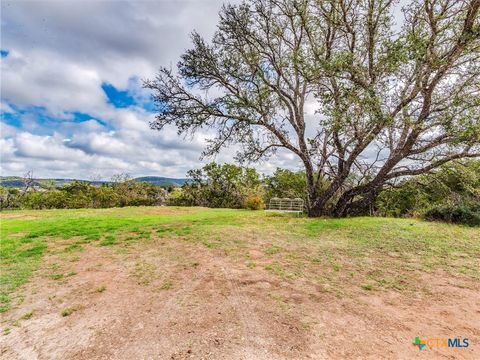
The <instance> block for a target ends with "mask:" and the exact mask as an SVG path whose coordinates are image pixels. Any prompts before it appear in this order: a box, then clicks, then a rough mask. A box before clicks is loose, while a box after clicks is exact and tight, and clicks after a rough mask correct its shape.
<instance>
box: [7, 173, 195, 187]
mask: <svg viewBox="0 0 480 360" xmlns="http://www.w3.org/2000/svg"><path fill="white" fill-rule="evenodd" d="M134 180H136V181H138V182H145V183H148V184H152V185H156V186H182V185H183V184H185V182H187V181H188V179H182V178H179V179H176V178H167V177H163V176H142V177H138V178H135V179H134ZM43 181H54V182H55V186H62V185H66V184H69V183H71V182H74V181H84V182H88V183H90V184H93V185H96V186H101V185H102V184H110V183H111V181H90V180H80V179H61V178H60V179H55V178H47V179H35V186H40V184H41V183H42V182H43ZM0 186H4V187H14V188H21V187H22V186H23V180H22V178H21V177H19V176H0Z"/></svg>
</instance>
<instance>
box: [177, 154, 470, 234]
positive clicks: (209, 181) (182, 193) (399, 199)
mask: <svg viewBox="0 0 480 360" xmlns="http://www.w3.org/2000/svg"><path fill="white" fill-rule="evenodd" d="M188 177H189V178H190V181H189V182H188V183H187V184H185V185H183V186H182V187H181V188H176V189H175V190H174V191H173V192H172V193H171V194H170V196H169V198H168V204H170V205H181V206H206V207H226V208H249V209H263V208H264V207H265V206H266V204H268V202H269V201H270V199H271V198H273V197H279V198H284V197H289V198H303V199H304V200H305V201H306V200H307V199H306V194H307V183H306V178H305V173H304V172H302V171H298V172H294V171H290V170H285V169H277V170H276V171H275V173H274V174H273V175H271V176H265V177H263V178H262V177H261V176H260V175H259V174H258V173H257V172H256V171H255V169H253V168H245V167H239V166H236V165H232V164H225V165H219V164H216V163H211V164H208V165H206V166H205V167H203V168H202V169H197V170H191V171H189V173H188ZM352 181H354V179H352ZM318 184H319V185H318V186H319V187H320V188H321V187H322V186H324V185H325V184H324V183H322V182H321V181H319V182H318ZM364 215H375V216H395V217H424V218H426V219H429V220H442V221H448V222H454V223H464V224H469V225H480V161H478V160H473V161H468V162H457V163H449V164H446V165H444V166H442V167H440V168H439V169H437V170H436V171H435V172H433V173H431V174H428V175H422V176H420V177H415V178H409V179H404V180H403V181H402V182H400V183H398V184H395V185H389V186H388V187H386V188H385V189H384V191H383V192H382V193H381V195H380V196H379V198H378V199H377V201H376V202H375V204H374V206H373V207H372V208H371V209H370V212H369V213H365V214H364Z"/></svg>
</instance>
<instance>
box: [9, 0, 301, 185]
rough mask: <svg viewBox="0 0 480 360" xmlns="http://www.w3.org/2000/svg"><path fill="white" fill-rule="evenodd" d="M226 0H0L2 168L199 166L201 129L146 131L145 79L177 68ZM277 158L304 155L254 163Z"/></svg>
mask: <svg viewBox="0 0 480 360" xmlns="http://www.w3.org/2000/svg"><path fill="white" fill-rule="evenodd" d="M222 3H223V1H222V0H180V1H178V0H156V1H153V0H151V1H105V0H104V1H89V0H63V1H62V0H54V1H38V0H32V1H21V0H2V1H1V60H0V61H1V112H2V116H1V117H2V120H1V122H2V125H1V140H0V142H1V143H0V147H1V153H0V155H1V174H2V175H3V176H5V175H22V174H24V173H25V172H26V171H28V170H32V171H33V172H34V175H35V176H36V177H76V178H83V179H91V178H103V179H108V178H110V177H111V176H112V175H113V174H117V173H125V172H126V173H129V174H131V175H133V176H142V175H160V176H171V177H183V176H184V175H185V173H186V171H187V170H188V169H191V168H194V167H199V166H200V165H201V162H200V161H199V156H200V153H201V151H202V149H203V145H204V141H205V140H204V139H205V137H204V136H201V135H199V136H197V137H196V138H194V139H183V138H181V137H178V136H177V135H176V131H175V129H173V128H168V129H165V130H164V131H162V132H156V131H153V130H150V129H149V121H150V120H152V119H153V117H154V112H153V107H152V103H151V101H150V96H149V93H147V92H145V90H143V89H142V87H141V83H142V81H141V80H142V79H145V78H151V77H153V76H154V75H155V73H156V70H157V69H158V68H159V67H160V66H172V67H174V66H175V64H176V62H177V61H178V59H179V56H180V54H181V53H182V52H183V51H184V50H185V49H187V48H188V47H189V42H190V40H189V36H190V33H191V31H192V30H193V29H195V30H197V31H198V32H199V33H201V34H202V35H204V36H205V37H206V38H207V39H208V38H210V37H211V36H212V34H213V32H214V31H215V26H216V23H217V13H218V11H219V9H220V7H221V5H222ZM233 153H234V150H233V149H226V150H225V151H223V152H222V153H221V154H220V155H219V156H218V157H217V158H216V160H217V161H220V162H224V161H231V159H232V158H233V155H234V154H233ZM203 162H205V161H203ZM276 166H282V167H289V168H296V167H297V166H298V163H297V161H296V160H294V158H293V157H292V156H290V155H286V154H285V155H282V156H280V157H279V158H277V159H276V160H272V161H268V162H263V163H260V164H256V167H257V168H258V169H259V170H260V171H262V172H266V173H269V172H271V171H272V170H273V169H274V168H275V167H276Z"/></svg>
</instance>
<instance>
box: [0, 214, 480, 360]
mask: <svg viewBox="0 0 480 360" xmlns="http://www.w3.org/2000/svg"><path fill="white" fill-rule="evenodd" d="M0 216H1V238H2V246H1V259H2V263H1V311H2V312H3V316H2V330H3V333H4V336H5V338H6V339H11V340H9V341H7V345H6V348H5V349H4V350H2V352H3V354H5V356H7V358H15V357H16V356H17V357H18V358H22V356H21V355H22V354H21V352H22V351H23V352H27V353H28V352H29V351H30V352H31V351H33V352H35V353H36V354H37V356H39V357H40V358H41V357H42V356H41V355H42V354H43V353H42V352H46V351H51V349H52V346H53V345H52V343H49V341H48V336H47V340H45V338H43V340H42V341H40V340H36V339H32V338H31V337H35V335H33V333H32V332H34V331H36V329H37V330H38V328H39V327H45V326H46V329H48V326H52V328H50V329H49V330H48V334H50V335H51V336H53V334H56V332H59V333H60V332H61V333H62V334H65V331H67V330H65V329H67V328H68V329H74V330H75V332H76V334H77V335H76V336H80V337H81V335H78V332H79V331H80V333H82V332H83V333H85V334H88V336H87V335H85V338H84V341H83V342H82V341H80V342H78V341H77V342H74V344H76V345H75V346H73V345H70V346H67V345H66V344H64V343H62V342H61V341H60V340H58V339H56V340H55V339H53V338H52V340H51V341H52V342H53V344H56V345H55V346H54V347H55V349H56V351H60V352H59V353H58V354H59V355H62V357H63V358H100V357H101V356H105V354H107V355H111V356H113V357H115V358H128V356H140V357H141V356H144V357H145V358H147V357H148V356H150V355H151V354H153V353H155V354H157V352H158V354H160V355H158V354H157V355H158V356H159V357H160V358H187V357H193V358H224V357H225V356H226V354H230V355H232V358H265V359H268V358H307V355H308V356H310V355H311V354H319V356H318V357H315V356H313V358H322V356H323V358H335V357H336V356H337V355H338V356H339V357H343V356H351V357H353V358H354V357H355V356H360V357H363V355H365V356H364V357H369V356H371V357H375V355H376V354H383V355H385V354H391V355H402V354H403V355H405V356H407V357H408V356H409V354H410V351H414V350H415V349H412V347H410V346H408V345H407V344H409V340H410V339H409V337H411V338H412V339H413V338H414V337H415V336H419V335H420V336H422V335H425V336H427V335H428V336H440V335H442V336H450V335H451V336H467V335H468V336H470V337H471V338H474V339H476V340H477V348H476V349H475V347H474V346H472V347H471V348H469V349H466V350H465V351H464V352H463V353H461V354H460V355H461V357H466V358H468V357H472V358H474V356H475V354H477V355H478V352H477V353H474V352H473V351H475V350H476V351H478V350H479V348H478V346H480V343H479V340H480V334H479V333H478V328H479V327H478V326H477V327H476V329H477V330H475V323H476V325H480V324H479V323H478V321H479V318H480V315H479V313H478V308H480V307H479V306H477V305H480V304H479V303H478V302H479V300H478V298H477V297H476V296H475V295H474V294H476V293H477V291H478V285H479V279H480V255H479V254H480V231H479V229H478V228H471V227H463V226H455V225H448V224H441V223H430V222H424V221H420V220H414V219H385V218H367V217H359V218H349V219H309V218H305V217H296V216H292V215H279V214H271V213H265V212H252V211H244V210H223V209H202V208H167V207H163V208H154V207H152V208H150V207H138V208H122V209H102V210H84V209H82V210H53V211H50V210H49V211H12V212H4V213H2V214H1V215H0ZM194 295H195V296H194ZM477 295H478V294H477ZM125 296H126V297H127V298H130V299H132V301H133V300H135V301H137V302H138V303H139V304H140V303H141V304H142V305H139V306H138V308H137V309H136V310H137V311H136V312H132V313H129V311H130V309H129V308H128V303H125V299H124V297H125ZM145 301H146V302H147V303H145V304H144V302H145ZM98 304H100V305H98ZM455 304H456V305H455ZM211 306H214V308H211ZM415 306H423V308H422V309H423V310H421V313H422V316H427V319H426V320H425V321H423V322H422V321H419V320H418V319H417V320H413V319H414V318H415V315H417V316H418V315H419V314H418V313H417V314H415ZM425 306H427V307H428V309H425ZM452 306H458V311H459V312H460V313H462V311H463V313H462V314H463V315H462V316H460V317H459V316H457V314H456V311H457V310H453V309H452ZM470 307H472V308H470ZM475 307H476V309H477V311H475V310H474V308H475ZM147 308H148V309H147ZM152 308H153V309H156V310H155V311H160V310H159V309H169V311H168V313H169V314H170V315H168V318H166V316H167V315H166V314H163V315H162V314H160V313H161V311H160V313H159V314H158V316H160V317H161V318H159V319H157V320H158V321H156V322H152V321H153V320H151V315H150V317H149V315H148V313H149V310H150V311H152ZM217 309H218V312H219V313H218V314H217V313H215V311H216V310H217ZM94 310H95V311H94ZM91 311H93V312H92V313H90V312H91ZM132 311H133V310H132ZM165 311H166V310H165ZM417 311H418V309H417ZM429 311H431V312H432V314H430V315H432V316H431V317H430V318H428V316H429V315H428V312H429ZM438 311H440V313H438ZM442 311H444V312H446V313H442ZM469 311H471V312H472V314H468V312H469ZM465 312H467V313H465ZM126 313H128V316H129V317H128V322H127V320H125V319H127V316H126V315H125V314H126ZM77 314H82V316H81V317H80V316H78V317H76V315H77ZM94 314H95V316H96V317H94ZM99 314H100V315H101V316H100V315H99ZM171 314H175V315H171ZM250 314H254V315H252V316H253V318H255V314H256V318H257V320H256V321H253V320H251V319H250ZM334 314H337V315H336V316H333V315H334ZM442 314H443V315H442ZM99 316H100V318H102V316H103V317H104V318H105V319H104V321H105V322H104V323H103V322H102V323H101V324H100V323H98V321H100V320H98V318H99ZM452 317H453V318H455V319H456V320H455V321H457V322H459V324H462V325H461V326H462V328H461V329H460V330H461V331H463V332H464V333H465V334H463V333H459V332H458V331H457V330H458V329H456V328H454V325H455V322H452ZM51 318H55V321H53V320H51ZM88 319H90V320H88ZM113 319H116V321H120V322H121V323H122V331H124V332H125V334H128V336H126V335H125V336H123V337H120V338H118V339H117V341H118V342H119V343H117V345H116V348H115V349H114V348H109V347H108V346H104V347H103V348H102V347H101V346H99V344H101V341H102V339H107V338H108V339H110V340H111V339H112V336H113V335H112V334H117V333H118V331H119V330H118V328H117V327H116V325H115V326H114V325H113V324H114V323H113V322H109V321H110V320H111V321H113ZM149 319H150V320H149ZM228 319H233V320H231V321H230V320H228ZM269 319H271V321H273V323H272V324H270V325H269V326H268V328H264V326H265V322H268V321H269ZM462 319H463V320H462ZM123 320H125V323H123V322H122V321H123ZM199 320H202V321H201V323H199ZM102 321H103V320H102ZM252 321H253V322H252ZM429 321H430V322H431V324H429ZM462 321H464V322H463V323H462ZM139 323H141V324H142V328H141V329H143V330H142V332H144V331H145V330H146V329H150V327H152V329H158V326H159V325H158V324H164V326H165V329H164V332H163V333H162V336H161V338H162V340H159V339H157V338H155V337H153V338H152V339H150V342H149V343H148V344H149V345H145V344H144V345H143V347H142V346H139V344H138V343H137V341H138V339H137V340H136V338H135V336H134V335H133V334H134V333H135V330H134V329H135V328H136V326H137V325H138V324H139ZM29 324H30V325H29ZM45 324H47V325H45ZM115 324H116V323H115ZM155 324H156V325H155ZM201 324H203V325H201ZM205 324H210V325H208V326H207V325H205ZM342 324H343V325H342ZM29 326H30V328H29ZM175 326H179V329H181V330H186V329H190V330H191V331H193V333H188V332H185V333H183V335H181V334H182V332H181V331H180V333H179V332H178V331H177V332H172V333H170V331H173V330H171V329H172V328H174V327H175ZM202 326H205V328H203V327H202ZM285 326H286V328H285ZM389 326H390V327H391V328H389ZM429 326H430V327H429ZM23 328H26V329H30V333H29V334H30V335H25V333H24V332H23V331H21V329H23ZM167 329H168V330H167ZM212 329H215V332H214V333H212V334H216V335H212V334H210V332H211V331H213V330H212ZM448 329H450V334H449V330H448ZM45 331H47V330H45ZM72 331H73V330H72ZM199 331H203V334H204V335H203V337H202V338H201V339H202V340H201V339H200V338H198V337H196V336H194V335H192V334H194V333H198V332H199ZM415 331H416V332H419V331H424V332H428V333H423V334H422V333H416V332H415ZM435 331H436V333H435ZM230 332H231V334H230ZM285 332H287V333H289V335H288V337H287V338H284V333H285ZM153 333H154V334H155V331H153ZM219 334H220V335H219ZM222 334H223V335H222ZM228 334H230V335H228ZM238 334H243V335H241V336H240V335H238ZM252 334H256V337H255V339H256V340H252V338H251V336H252ZM237 335H238V336H240V337H239V338H237ZM37 336H38V335H37ZM72 336H73V335H72ZM102 336H105V338H103V337H102ZM149 336H154V335H149ZM375 336H377V337H379V338H380V339H387V340H386V341H387V342H386V343H385V342H383V345H382V347H380V348H379V349H378V353H377V352H376V351H377V350H375V347H374V346H372V343H369V342H368V341H367V342H366V343H365V339H367V337H369V341H371V342H375V341H379V340H378V339H377V340H375V339H373V338H374V337H375ZM262 337H264V339H263V342H262V341H260V342H259V340H258V339H259V338H262ZM87 338H88V339H87ZM347 338H348V339H350V340H349V341H351V342H352V345H351V346H345V345H344V346H343V348H342V349H343V350H341V351H340V352H339V351H338V350H334V349H335V341H340V340H342V339H343V343H344V344H345V341H346V340H345V339H347ZM66 339H68V336H66ZM122 339H124V340H122ZM125 339H128V340H125ZM205 339H207V340H208V341H210V340H211V343H208V341H207V344H204V341H206V340H205ZM335 339H336V340H335ZM362 339H363V340H362ZM388 339H390V341H391V343H390V344H389V342H388ZM327 340H328V345H327V344H326V342H327ZM32 341H33V343H35V344H37V346H33V348H32V347H31V346H30V345H28V346H27V345H25V346H24V347H22V346H21V345H19V344H31V343H32ZM65 341H66V340H65ZM95 341H99V343H95ZM122 341H123V342H122ZM202 341H203V342H202ZM382 341H383V340H382ZM155 342H157V345H154V344H155ZM410 342H411V341H410ZM9 343H10V344H13V343H16V344H17V345H15V346H13V345H11V346H9V345H8V344H9ZM41 344H43V345H41ZM62 344H63V345H62ZM95 344H96V345H95ZM172 344H176V345H172ZM262 344H263V345H262ZM305 344H308V346H307V345H305ZM322 344H323V345H322ZM359 344H360V345H359ZM362 344H363V345H362ZM92 345H95V347H92ZM287 345H288V348H286V347H285V346H287ZM29 346H30V347H29ZM19 349H20V350H19ZM49 349H50V350H49ZM102 349H103V350H102ZM122 349H123V350H122ZM135 349H137V350H135ZM138 349H140V350H138ZM260 349H262V350H261V351H260ZM263 350H265V352H263ZM101 351H103V352H101ZM115 351H119V352H118V353H116V352H115ZM135 351H141V353H140V354H139V353H136V352H135ZM142 351H143V352H142ZM189 351H190V352H189ZM259 351H260V352H259ZM356 351H357V352H356ZM362 351H363V352H362ZM417 351H418V349H417ZM431 351H438V352H439V354H440V353H441V354H447V356H448V349H447V350H445V349H431ZM442 351H443V352H445V353H442ZM208 354H210V355H208ZM235 354H236V355H238V356H237V357H236V356H233V355H235ZM127 355H128V356H127ZM320 355H321V356H320ZM227 358H229V356H227Z"/></svg>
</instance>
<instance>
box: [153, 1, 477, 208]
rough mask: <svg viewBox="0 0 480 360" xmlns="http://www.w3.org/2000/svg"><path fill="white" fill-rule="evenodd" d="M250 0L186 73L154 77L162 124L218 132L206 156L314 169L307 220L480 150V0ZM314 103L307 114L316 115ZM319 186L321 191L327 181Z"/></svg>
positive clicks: (199, 48) (199, 44)
mask: <svg viewBox="0 0 480 360" xmlns="http://www.w3.org/2000/svg"><path fill="white" fill-rule="evenodd" d="M395 4H396V2H394V1H392V0H325V1H318V0H247V1H245V2H244V3H242V4H240V5H226V6H224V7H223V9H222V11H221V12H220V22H219V25H218V30H217V32H216V34H215V36H214V37H213V40H212V42H211V43H207V42H206V41H205V40H204V39H203V38H202V37H201V36H200V35H199V34H197V33H193V35H192V41H193V46H192V48H191V49H190V50H188V51H186V52H185V53H184V54H183V55H182V57H181V60H180V61H179V63H178V74H174V73H173V72H172V71H171V70H169V69H166V68H162V69H161V70H160V73H159V74H158V76H157V77H156V79H154V80H151V81H146V82H145V87H147V88H149V89H151V90H152V91H153V94H154V99H155V101H156V103H157V105H158V115H157V117H156V120H155V121H154V122H152V124H151V126H152V128H153V129H158V130H160V129H162V128H163V127H164V126H165V125H169V124H173V125H175V126H176V127H177V128H178V131H179V133H182V134H187V133H195V132H196V131H197V130H199V129H201V128H209V129H215V130H216V134H217V135H216V137H214V138H212V139H210V142H209V145H208V147H207V148H206V149H205V152H204V155H212V154H215V153H217V152H218V151H219V150H220V149H221V148H223V147H227V146H229V145H232V144H240V145H241V150H240V151H239V153H238V154H237V158H238V159H239V160H242V161H243V160H245V161H256V160H258V159H260V158H264V157H268V156H271V155H272V154H274V153H275V152H276V151H277V150H279V149H282V150H287V151H290V152H292V153H294V154H295V155H296V156H297V158H298V159H299V161H301V163H302V164H303V166H304V167H305V174H306V181H307V192H308V194H307V208H308V212H309V215H310V216H318V215H323V214H333V215H337V216H345V215H349V214H356V213H360V212H364V211H365V209H368V208H369V207H370V206H371V205H372V204H373V202H374V201H375V199H376V198H377V196H378V194H379V193H380V192H381V191H382V189H383V188H384V186H385V185H386V184H389V183H394V182H396V181H398V179H401V178H403V177H405V176H415V175H420V174H424V173H427V172H429V171H431V170H432V169H435V168H436V167H438V166H440V165H442V164H444V163H447V162H449V161H451V160H454V159H460V158H466V157H475V156H479V155H480V150H479V143H480V121H479V116H478V114H479V113H480V98H479V96H480V85H479V72H480V62H479V57H480V52H479V49H480V25H479V16H478V12H479V7H480V0H468V1H466V0H438V1H436V0H424V1H420V0H413V1H411V2H410V4H409V5H408V6H406V7H405V8H404V9H403V19H399V21H398V22H400V25H402V26H401V29H400V30H398V28H397V27H396V25H395V19H394V17H393V11H394V8H395V6H396V5H395ZM306 104H310V105H311V106H314V107H315V108H317V112H316V117H315V118H314V119H310V118H307V116H306V110H305V106H306ZM319 183H322V186H318V184H319Z"/></svg>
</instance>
